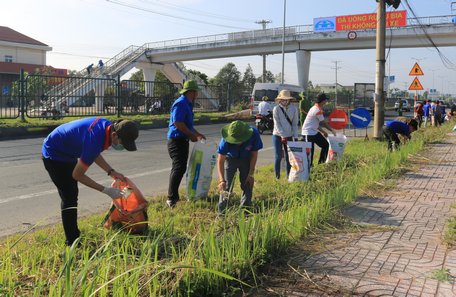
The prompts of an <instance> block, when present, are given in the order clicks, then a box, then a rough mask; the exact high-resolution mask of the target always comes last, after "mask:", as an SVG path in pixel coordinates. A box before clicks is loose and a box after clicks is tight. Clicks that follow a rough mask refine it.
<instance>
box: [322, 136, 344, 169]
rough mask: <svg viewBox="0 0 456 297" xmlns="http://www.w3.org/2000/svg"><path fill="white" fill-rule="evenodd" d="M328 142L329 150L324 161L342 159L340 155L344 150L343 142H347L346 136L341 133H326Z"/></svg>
mask: <svg viewBox="0 0 456 297" xmlns="http://www.w3.org/2000/svg"><path fill="white" fill-rule="evenodd" d="M328 142H329V151H328V157H327V158H326V163H329V162H331V161H337V160H342V156H343V155H344V151H345V144H346V143H347V137H346V136H345V135H343V134H337V135H336V136H333V135H328Z"/></svg>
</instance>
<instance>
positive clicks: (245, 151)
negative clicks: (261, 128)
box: [217, 128, 263, 159]
mask: <svg viewBox="0 0 456 297" xmlns="http://www.w3.org/2000/svg"><path fill="white" fill-rule="evenodd" d="M252 129H253V133H252V136H250V138H249V139H247V140H246V141H244V142H243V143H241V144H232V143H228V142H226V141H225V139H224V138H222V140H220V143H219V146H218V149H217V153H219V154H221V155H225V156H228V157H230V158H238V159H248V158H250V153H251V152H256V151H258V150H261V149H262V148H263V142H262V141H261V137H260V133H258V130H257V129H256V128H252Z"/></svg>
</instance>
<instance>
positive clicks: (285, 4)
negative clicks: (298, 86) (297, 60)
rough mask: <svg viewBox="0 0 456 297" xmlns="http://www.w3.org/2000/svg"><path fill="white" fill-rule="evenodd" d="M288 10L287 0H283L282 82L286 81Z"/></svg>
mask: <svg viewBox="0 0 456 297" xmlns="http://www.w3.org/2000/svg"><path fill="white" fill-rule="evenodd" d="M286 11H287V0H283V32H282V76H281V79H280V83H281V84H283V82H284V76H285V74H284V72H285V16H286Z"/></svg>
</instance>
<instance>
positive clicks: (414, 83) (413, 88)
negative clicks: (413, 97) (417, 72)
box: [408, 77, 424, 91]
mask: <svg viewBox="0 0 456 297" xmlns="http://www.w3.org/2000/svg"><path fill="white" fill-rule="evenodd" d="M408 89H409V90H410V91H421V90H424V88H423V85H422V84H421V82H420V80H419V79H418V77H415V79H414V80H413V81H412V84H411V85H410V87H409V88H408Z"/></svg>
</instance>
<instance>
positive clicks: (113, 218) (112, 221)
mask: <svg viewBox="0 0 456 297" xmlns="http://www.w3.org/2000/svg"><path fill="white" fill-rule="evenodd" d="M125 179H126V181H125V182H122V181H120V180H118V179H116V180H114V181H113V182H112V187H113V188H118V189H121V190H125V191H126V192H127V193H128V194H127V197H119V198H115V199H112V206H111V209H110V210H109V212H108V214H107V215H106V217H105V219H104V220H103V226H104V227H105V228H107V229H110V228H120V229H122V230H125V231H127V232H129V233H130V234H138V233H142V232H144V231H145V230H146V229H147V226H148V223H147V221H148V217H147V207H148V205H149V203H148V202H147V200H146V199H144V196H143V194H142V193H141V191H139V189H138V187H137V186H136V185H135V184H134V183H133V182H132V181H131V180H130V179H128V178H125Z"/></svg>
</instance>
